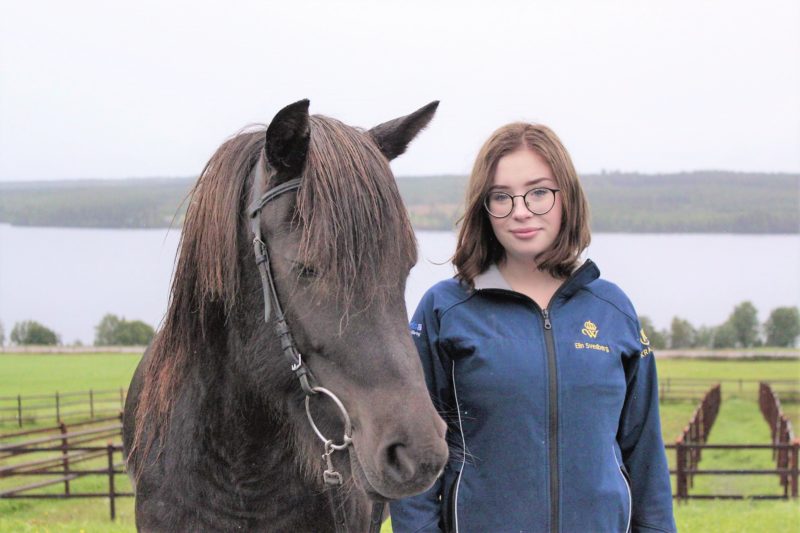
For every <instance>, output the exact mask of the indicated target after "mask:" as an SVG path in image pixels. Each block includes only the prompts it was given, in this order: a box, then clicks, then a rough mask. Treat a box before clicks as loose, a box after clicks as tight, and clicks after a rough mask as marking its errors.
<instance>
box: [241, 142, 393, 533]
mask: <svg viewBox="0 0 800 533" xmlns="http://www.w3.org/2000/svg"><path fill="white" fill-rule="evenodd" d="M265 167H266V161H265V157H264V151H263V150H262V151H261V155H260V157H259V159H258V161H257V162H256V167H255V170H254V176H253V186H252V188H251V191H250V200H251V202H250V206H249V207H248V208H247V214H248V216H249V218H250V229H251V231H252V232H253V251H254V252H255V258H256V266H257V267H258V272H259V274H260V275H261V290H262V292H263V295H264V321H265V322H266V323H269V320H270V315H271V314H272V308H273V307H274V308H275V332H276V333H277V335H278V338H279V339H280V342H281V351H282V352H283V355H284V357H285V358H286V359H287V361H288V363H289V365H290V368H291V369H292V372H294V374H295V376H296V377H297V379H298V381H299V382H300V388H301V389H302V390H303V392H304V393H305V395H306V397H305V408H306V415H307V416H308V422H309V423H310V424H311V428H312V429H313V430H314V433H316V434H317V436H318V437H319V438H320V440H321V441H322V442H323V443H324V448H325V451H324V453H323V454H322V460H323V461H324V462H325V467H326V469H325V471H324V472H323V474H322V477H323V480H324V482H325V486H326V488H327V489H328V490H326V492H327V493H328V497H329V501H330V504H331V508H332V510H333V517H334V522H335V526H336V532H337V533H345V532H346V531H347V516H346V514H345V506H344V499H345V498H344V496H345V495H344V494H343V492H344V491H343V489H342V487H343V479H342V474H341V473H339V472H337V471H336V470H335V469H334V467H333V462H332V461H331V455H333V453H334V452H337V451H342V450H347V448H348V447H350V446H351V445H352V444H353V438H352V434H353V428H352V424H351V422H350V415H349V414H348V413H347V409H345V406H344V404H343V403H342V401H341V400H340V399H339V398H338V397H337V396H336V395H335V394H334V393H333V392H331V391H330V390H328V389H326V388H324V387H319V386H314V385H312V384H311V381H312V380H313V375H312V374H311V371H310V369H309V368H308V367H307V366H306V365H305V364H304V363H303V356H302V355H301V354H300V352H299V351H298V350H297V345H296V344H295V340H294V336H293V335H292V332H291V330H290V329H289V325H288V323H287V322H286V316H285V314H284V312H283V307H282V306H281V302H280V299H279V298H278V292H277V290H276V289H275V280H274V279H273V276H272V267H271V265H270V261H269V250H268V248H267V245H266V243H265V242H264V238H263V237H262V233H261V217H260V214H261V210H262V209H263V208H264V207H265V206H266V205H267V204H268V203H269V202H270V201H271V200H273V199H275V198H277V197H278V196H280V195H282V194H284V193H288V192H291V191H296V190H297V189H299V188H300V186H301V180H300V178H299V177H298V178H292V179H290V180H288V181H286V182H284V183H281V184H280V185H278V186H276V187H273V188H272V189H269V190H267V191H266V192H263V193H262V192H261V189H262V188H263V187H264V185H265V184H266V181H267V180H266V171H265ZM319 394H322V395H324V396H327V397H328V398H329V399H330V400H331V401H333V403H334V404H336V407H338V408H339V411H340V413H341V415H342V419H343V420H344V434H343V436H342V442H341V443H340V444H336V443H335V442H334V441H333V439H329V438H327V437H326V436H325V435H323V434H322V432H321V431H320V430H319V428H318V427H317V425H316V424H315V423H314V418H313V416H311V408H310V399H311V397H312V396H316V395H319ZM383 508H384V504H383V503H379V502H373V504H372V515H371V517H370V529H369V531H370V533H378V532H379V531H380V528H381V519H382V518H383Z"/></svg>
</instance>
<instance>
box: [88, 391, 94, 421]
mask: <svg viewBox="0 0 800 533" xmlns="http://www.w3.org/2000/svg"><path fill="white" fill-rule="evenodd" d="M89 418H91V419H92V420H94V391H93V390H92V389H89Z"/></svg>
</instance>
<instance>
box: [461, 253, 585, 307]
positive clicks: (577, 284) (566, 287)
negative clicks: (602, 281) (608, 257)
mask: <svg viewBox="0 0 800 533" xmlns="http://www.w3.org/2000/svg"><path fill="white" fill-rule="evenodd" d="M599 277H600V269H599V268H597V265H596V264H595V263H594V261H592V260H591V259H587V260H585V261H584V262H583V263H579V264H578V266H577V267H576V268H575V270H574V271H573V272H572V275H571V276H570V277H569V278H567V280H566V281H565V282H564V283H562V284H561V287H559V289H558V291H556V294H555V296H557V297H558V298H565V299H566V298H569V297H571V296H572V295H573V294H575V293H576V292H578V291H579V290H580V289H581V288H583V287H585V286H586V285H588V284H589V283H591V282H592V281H594V280H596V279H597V278H599ZM473 284H474V286H475V290H476V291H481V290H487V289H500V290H504V291H512V292H513V291H514V289H512V288H511V285H509V284H508V282H507V281H506V279H505V278H504V277H503V275H502V274H501V273H500V269H499V268H497V264H492V265H491V266H490V267H489V268H487V269H486V270H485V271H484V272H481V273H480V274H478V275H477V276H475V279H474V281H473Z"/></svg>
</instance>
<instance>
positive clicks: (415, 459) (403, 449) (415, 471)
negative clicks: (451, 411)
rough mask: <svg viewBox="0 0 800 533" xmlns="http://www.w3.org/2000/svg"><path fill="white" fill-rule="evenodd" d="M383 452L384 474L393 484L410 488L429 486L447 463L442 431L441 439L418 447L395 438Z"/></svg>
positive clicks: (445, 445) (442, 432)
mask: <svg viewBox="0 0 800 533" xmlns="http://www.w3.org/2000/svg"><path fill="white" fill-rule="evenodd" d="M442 425H443V426H444V423H442ZM437 433H439V432H437ZM381 455H382V459H383V463H384V475H385V476H386V478H387V481H389V482H390V483H391V484H393V485H395V486H398V487H401V486H402V487H408V488H410V489H411V488H415V487H417V486H422V485H427V484H429V483H430V482H432V481H433V479H435V478H436V476H438V475H439V473H440V472H441V470H442V468H443V467H444V464H445V463H446V462H447V444H446V443H445V440H444V431H441V433H440V434H439V438H438V439H436V440H435V441H433V442H429V443H427V444H424V445H417V446H414V445H411V444H409V443H408V441H407V440H405V441H404V440H394V441H392V442H389V443H388V444H386V445H385V446H384V447H383V449H382V452H381Z"/></svg>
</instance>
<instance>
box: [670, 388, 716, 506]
mask: <svg viewBox="0 0 800 533" xmlns="http://www.w3.org/2000/svg"><path fill="white" fill-rule="evenodd" d="M720 390H721V387H720V385H719V384H716V385H714V386H713V387H711V388H710V389H708V390H707V391H706V393H705V394H704V395H703V398H702V400H700V405H698V406H697V409H695V410H694V413H692V416H691V418H689V424H688V425H687V426H686V427H684V428H683V432H682V433H681V434H680V435H679V436H678V438H677V440H676V441H675V448H676V450H677V457H676V461H675V465H676V467H675V474H676V476H677V478H676V485H677V487H676V489H677V497H678V498H685V497H686V496H687V495H688V493H689V487H690V486H693V485H694V473H695V472H696V471H697V465H698V464H699V463H700V459H701V457H702V453H703V449H702V445H704V444H705V443H706V441H707V440H708V434H709V433H710V432H711V427H712V426H713V425H714V421H715V420H716V419H717V414H718V413H719V406H720V402H721V399H722V395H721V393H720ZM697 445H700V446H697Z"/></svg>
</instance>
